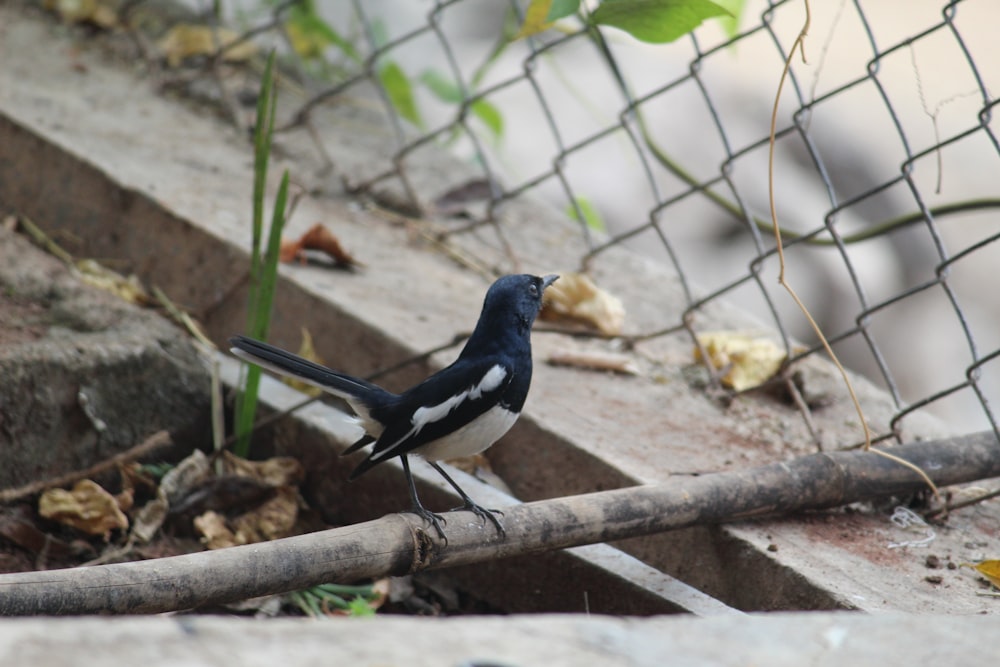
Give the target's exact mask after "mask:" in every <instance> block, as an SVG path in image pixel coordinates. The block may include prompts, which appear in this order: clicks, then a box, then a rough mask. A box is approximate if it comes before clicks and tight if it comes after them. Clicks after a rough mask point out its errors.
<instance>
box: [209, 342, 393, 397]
mask: <svg viewBox="0 0 1000 667" xmlns="http://www.w3.org/2000/svg"><path fill="white" fill-rule="evenodd" d="M229 344H230V345H232V348H231V350H230V351H231V352H232V353H233V354H234V355H236V356H237V357H239V358H241V359H244V360H246V361H249V362H252V363H255V364H257V365H258V366H260V367H262V368H266V369H267V370H269V371H273V372H275V373H278V374H279V375H287V376H291V377H294V378H296V379H298V380H301V381H302V382H305V383H307V384H310V385H312V386H314V387H319V388H320V389H322V390H323V391H326V392H329V393H331V394H333V395H334V396H339V397H340V398H343V399H345V400H347V401H348V402H360V403H362V404H364V405H368V406H373V405H377V404H378V403H380V402H382V401H384V400H385V399H387V398H389V397H391V396H392V394H390V393H389V392H387V391H386V390H384V389H382V388H381V387H379V386H378V385H376V384H372V383H371V382H366V381H364V380H361V379H358V378H354V377H351V376H349V375H344V374H343V373H338V372H336V371H333V370H330V369H329V368H327V367H325V366H321V365H319V364H317V363H314V362H312V361H309V360H308V359H303V358H302V357H300V356H298V355H295V354H292V353H291V352H286V351H285V350H282V349H281V348H277V347H274V346H273V345H268V344H267V343H264V342H261V341H259V340H254V339H253V338H247V337H246V336H234V337H233V338H230V339H229Z"/></svg>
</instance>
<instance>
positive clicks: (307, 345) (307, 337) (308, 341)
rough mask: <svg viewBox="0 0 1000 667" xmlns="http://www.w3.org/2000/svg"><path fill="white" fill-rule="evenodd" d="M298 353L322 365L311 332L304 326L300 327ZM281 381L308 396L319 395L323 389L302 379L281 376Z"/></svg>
mask: <svg viewBox="0 0 1000 667" xmlns="http://www.w3.org/2000/svg"><path fill="white" fill-rule="evenodd" d="M298 355H299V356H300V357H302V358H303V359H308V360H309V361H311V362H313V363H316V364H319V365H320V366H323V365H324V364H323V360H322V359H321V358H320V356H319V355H318V354H316V348H315V347H314V346H313V339H312V334H310V333H309V330H308V329H306V328H305V327H302V344H301V345H300V346H299V351H298ZM282 382H284V383H285V384H287V385H288V386H289V387H291V388H292V389H297V390H299V391H301V392H302V393H303V394H306V395H308V396H319V395H320V394H322V393H323V390H322V389H320V388H319V387H317V386H315V385H311V384H309V383H308V382H303V381H302V380H296V379H295V378H293V377H285V378H282Z"/></svg>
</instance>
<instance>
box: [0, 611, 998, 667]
mask: <svg viewBox="0 0 1000 667" xmlns="http://www.w3.org/2000/svg"><path fill="white" fill-rule="evenodd" d="M998 654H1000V634H998V633H997V632H996V623H995V622H994V621H993V620H992V619H988V618H981V617H939V616H892V615H883V616H861V615H852V614H808V615H806V614H774V615H768V616H761V615H758V616H741V617H719V618H710V619H695V618H691V617H662V618H656V619H634V618H633V619H628V618H625V619H623V618H609V617H602V616H506V617H501V618H497V617H492V618H484V617H478V618H445V619H420V618H401V617H379V618H378V619H377V620H371V619H348V618H342V619H331V620H324V621H307V620H292V619H272V620H269V621H267V622H261V621H255V620H241V619H231V618H212V617H194V616H174V617H157V618H114V619H107V618H81V619H74V620H59V619H24V620H5V621H0V663H2V664H5V665H32V667H50V666H51V667H56V666H59V667H62V665H66V664H82V663H81V661H82V662H83V663H86V664H94V665H96V664H99V665H102V667H132V666H133V665H144V667H167V666H171V667H172V666H174V665H184V666H185V667H202V666H205V667H207V666H209V665H227V666H228V665H234V664H238V665H242V666H243V667H255V666H256V665H260V666H261V667H271V666H272V665H274V664H281V665H289V666H292V665H317V664H333V665H407V667H423V666H425V665H426V666H428V667H430V666H432V665H435V666H436V665H468V666H471V665H482V666H485V665H505V666H510V667H515V666H516V667H533V666H539V667H541V666H544V667H562V666H566V667H580V666H581V665H600V666H601V667H618V666H622V667H624V666H626V665H627V666H629V667H644V666H648V667H662V666H663V665H676V666H678V667H682V666H688V665H691V666H694V665H712V666H725V665H733V666H743V665H768V666H769V667H801V665H815V666H817V667H821V666H824V665H829V666H831V667H832V666H834V665H850V666H851V667H868V666H875V665H879V666H886V665H933V664H956V665H963V666H969V667H975V666H980V665H982V666H984V667H985V666H987V665H994V664H996V656H997V655H998Z"/></svg>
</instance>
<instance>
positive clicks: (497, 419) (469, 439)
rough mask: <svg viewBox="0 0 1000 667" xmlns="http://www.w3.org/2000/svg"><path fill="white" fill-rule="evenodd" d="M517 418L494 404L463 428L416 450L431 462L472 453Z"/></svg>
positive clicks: (514, 414) (508, 426) (499, 434)
mask: <svg viewBox="0 0 1000 667" xmlns="http://www.w3.org/2000/svg"><path fill="white" fill-rule="evenodd" d="M515 421H517V414H516V413H514V412H511V411H510V410H507V409H506V408H502V407H500V406H499V405H497V406H494V407H492V408H490V409H489V410H487V411H486V412H484V413H483V414H482V415H480V416H479V417H478V418H477V419H474V420H472V421H471V422H469V423H468V424H466V425H465V426H463V427H462V428H460V429H458V430H457V431H454V432H452V433H450V434H448V435H446V436H444V437H443V438H439V439H437V440H435V441H434V442H430V443H428V444H426V445H424V446H423V447H421V448H419V449H418V450H417V451H415V452H414V453H415V454H419V455H420V456H422V457H424V458H425V459H427V460H428V461H441V460H443V459H455V458H460V457H463V456H472V455H473V454H478V453H479V452H481V451H483V450H484V449H486V448H488V447H489V446H490V445H492V444H493V443H494V442H496V441H497V440H499V439H500V438H501V437H502V436H503V434H504V433H506V432H507V431H509V430H510V427H511V426H513V425H514V422H515Z"/></svg>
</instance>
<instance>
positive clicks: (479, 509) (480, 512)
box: [428, 461, 507, 537]
mask: <svg viewBox="0 0 1000 667" xmlns="http://www.w3.org/2000/svg"><path fill="white" fill-rule="evenodd" d="M428 463H430V464H431V467H433V468H434V469H435V470H437V471H438V472H439V473H441V476H442V477H444V478H445V480H447V482H448V483H449V484H451V487H452V488H453V489H455V491H457V492H458V495H460V496H461V497H462V500H463V501H464V502H465V505H464V506H463V507H458V508H456V509H464V510H469V511H470V512H472V513H473V514H475V515H476V516H478V517H480V518H481V519H482V520H483V523H486V520H487V519H489V521H490V523H492V524H493V525H494V526H495V527H496V529H497V533H498V534H499V535H500V537H506V536H507V531H505V530H504V529H503V525H502V524H501V523H500V519H498V518H497V517H496V515H497V514H499V515H501V516H503V512H501V511H500V510H494V509H488V508H486V507H483V506H482V505H478V504H477V503H476V501H474V500H473V499H472V498H470V497H469V494H467V493H466V492H465V491H463V490H462V487H460V486H459V485H458V484H456V483H455V480H453V479H452V478H451V477H450V476H449V475H448V473H446V472H445V471H444V468H442V467H441V466H439V465H438V464H437V463H434V462H433V461H428Z"/></svg>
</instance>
